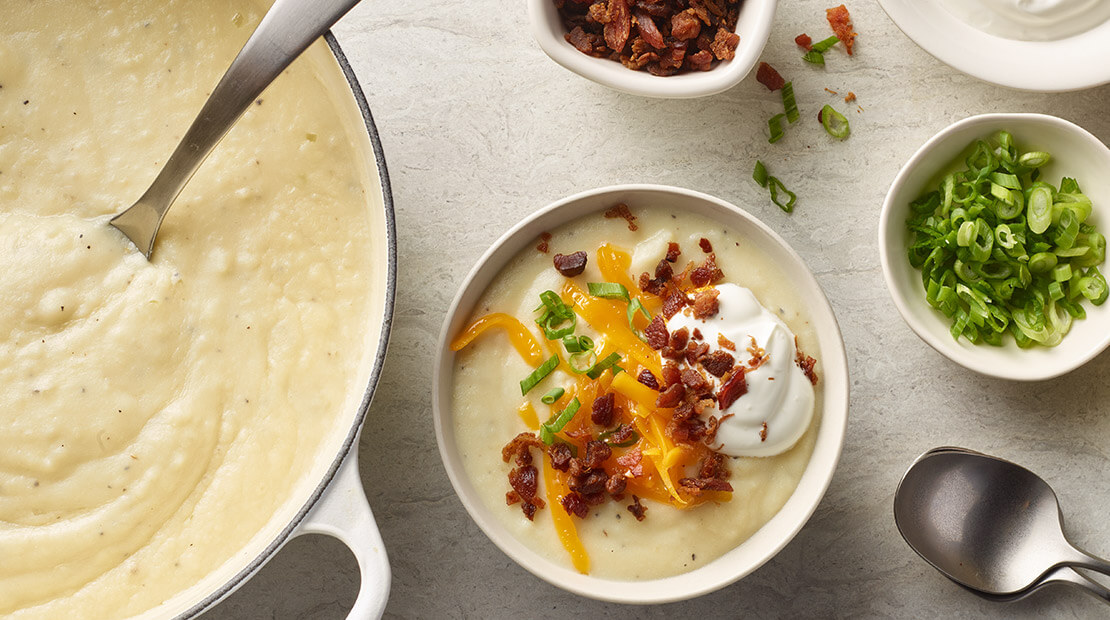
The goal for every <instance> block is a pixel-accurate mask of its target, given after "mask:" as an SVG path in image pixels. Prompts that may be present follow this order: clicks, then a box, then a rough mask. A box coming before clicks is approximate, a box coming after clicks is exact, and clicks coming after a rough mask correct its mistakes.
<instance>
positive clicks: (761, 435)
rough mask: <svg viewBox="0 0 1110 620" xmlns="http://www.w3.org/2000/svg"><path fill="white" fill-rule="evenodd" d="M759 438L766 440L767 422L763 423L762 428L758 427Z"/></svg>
mask: <svg viewBox="0 0 1110 620" xmlns="http://www.w3.org/2000/svg"><path fill="white" fill-rule="evenodd" d="M759 440H760V441H767V423H766V422H764V423H763V428H761V429H759Z"/></svg>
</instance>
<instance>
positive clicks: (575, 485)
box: [567, 470, 609, 498]
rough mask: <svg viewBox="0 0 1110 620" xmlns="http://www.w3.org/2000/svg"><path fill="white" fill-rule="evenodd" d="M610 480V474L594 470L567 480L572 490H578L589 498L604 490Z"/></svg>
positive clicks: (584, 496)
mask: <svg viewBox="0 0 1110 620" xmlns="http://www.w3.org/2000/svg"><path fill="white" fill-rule="evenodd" d="M608 481H609V476H607V475H605V472H604V471H598V470H593V471H589V472H586V473H584V474H582V475H581V476H579V477H578V478H571V479H570V480H567V488H569V489H570V490H571V491H578V493H579V494H580V495H582V497H583V498H588V497H589V496H591V495H596V494H598V493H601V492H602V491H604V490H605V483H606V482H608Z"/></svg>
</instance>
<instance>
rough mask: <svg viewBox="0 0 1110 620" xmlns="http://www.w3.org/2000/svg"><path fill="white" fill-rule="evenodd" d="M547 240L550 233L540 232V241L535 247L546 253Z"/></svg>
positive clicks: (549, 238)
mask: <svg viewBox="0 0 1110 620" xmlns="http://www.w3.org/2000/svg"><path fill="white" fill-rule="evenodd" d="M549 241H551V233H549V232H544V233H540V243H539V245H537V246H536V249H537V250H539V251H540V252H543V253H544V254H547V250H548V245H547V244H548V242H549Z"/></svg>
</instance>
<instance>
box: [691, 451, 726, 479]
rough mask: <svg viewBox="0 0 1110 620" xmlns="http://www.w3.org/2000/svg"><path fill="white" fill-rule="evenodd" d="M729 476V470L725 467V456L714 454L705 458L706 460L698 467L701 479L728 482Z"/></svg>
mask: <svg viewBox="0 0 1110 620" xmlns="http://www.w3.org/2000/svg"><path fill="white" fill-rule="evenodd" d="M728 476H729V472H728V468H727V467H725V457H724V455H723V454H720V453H718V452H713V453H711V454H709V455H708V456H706V457H705V460H703V461H702V462H701V465H699V466H698V477H699V478H715V479H717V480H726V479H727V478H728Z"/></svg>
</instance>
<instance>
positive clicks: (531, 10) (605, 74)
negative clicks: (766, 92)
mask: <svg viewBox="0 0 1110 620" xmlns="http://www.w3.org/2000/svg"><path fill="white" fill-rule="evenodd" d="M683 5H684V6H679V3H677V2H672V1H671V0H657V1H655V2H637V1H635V0H528V16H529V19H530V21H531V25H532V35H533V36H534V37H535V39H536V42H537V43H539V46H540V48H541V49H543V51H544V52H545V53H547V55H548V56H550V57H551V59H552V60H554V61H555V62H557V63H559V64H560V65H562V66H563V67H566V68H567V69H569V70H571V71H573V72H574V73H577V74H578V75H581V76H582V77H585V78H588V79H590V80H593V81H595V82H597V83H599V84H603V85H605V86H608V87H610V88H614V89H616V90H619V91H622V92H626V93H631V94H633V95H641V96H645V97H662V98H673V99H681V98H693V97H704V96H707V95H713V94H716V93H719V92H722V91H725V90H728V89H729V88H732V87H733V86H735V85H736V84H739V83H740V81H741V80H743V79H744V77H745V76H746V75H747V74H748V73H749V72H750V71H751V70H752V67H754V66H755V64H756V62H758V60H759V56H760V54H762V53H763V46H764V45H766V43H767V38H768V36H769V35H770V33H771V23H772V21H773V19H774V15H775V5H776V0H744V1H743V2H741V1H739V0H717V1H715V2H703V3H698V4H697V5H695V6H691V7H686V6H685V3H683Z"/></svg>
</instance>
